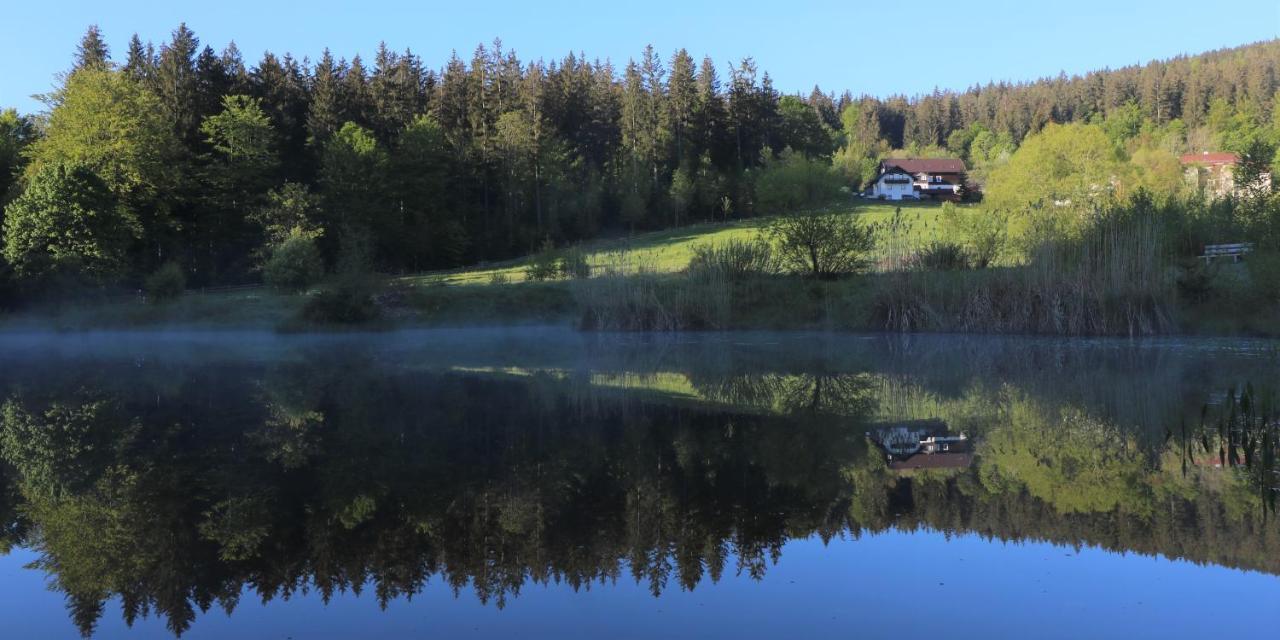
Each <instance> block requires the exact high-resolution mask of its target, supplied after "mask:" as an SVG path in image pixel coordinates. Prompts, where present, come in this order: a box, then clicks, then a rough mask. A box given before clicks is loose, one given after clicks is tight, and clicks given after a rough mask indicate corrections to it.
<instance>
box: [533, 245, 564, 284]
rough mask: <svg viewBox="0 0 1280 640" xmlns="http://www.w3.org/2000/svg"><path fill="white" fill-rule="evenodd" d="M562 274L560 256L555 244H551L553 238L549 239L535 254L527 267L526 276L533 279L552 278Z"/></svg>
mask: <svg viewBox="0 0 1280 640" xmlns="http://www.w3.org/2000/svg"><path fill="white" fill-rule="evenodd" d="M559 274H560V256H559V255H558V254H557V253H556V250H555V245H553V244H551V240H550V239H547V241H546V242H543V243H542V248H541V249H540V250H539V251H538V253H536V254H534V256H533V261H532V262H530V263H529V266H528V267H526V268H525V270H524V275H525V278H527V279H528V280H531V281H535V282H537V281H541V280H551V279H553V278H555V277H556V276H557V275H559Z"/></svg>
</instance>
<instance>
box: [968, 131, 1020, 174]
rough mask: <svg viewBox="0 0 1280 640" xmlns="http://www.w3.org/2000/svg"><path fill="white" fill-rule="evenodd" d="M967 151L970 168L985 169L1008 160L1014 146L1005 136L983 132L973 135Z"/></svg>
mask: <svg viewBox="0 0 1280 640" xmlns="http://www.w3.org/2000/svg"><path fill="white" fill-rule="evenodd" d="M968 149H969V164H970V165H971V166H973V167H987V166H990V165H994V164H1000V163H1003V162H1005V161H1006V160H1008V158H1009V156H1010V155H1012V154H1013V150H1014V144H1013V141H1012V140H1010V139H1009V136H1008V135H1007V134H1003V133H994V132H992V131H986V130H983V131H978V132H977V133H975V134H974V136H973V140H971V141H970V142H969V147H968Z"/></svg>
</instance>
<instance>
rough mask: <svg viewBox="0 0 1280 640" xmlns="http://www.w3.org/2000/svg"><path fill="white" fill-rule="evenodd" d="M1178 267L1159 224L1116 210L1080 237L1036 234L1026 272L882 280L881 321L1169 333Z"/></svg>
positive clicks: (922, 326) (907, 272)
mask: <svg viewBox="0 0 1280 640" xmlns="http://www.w3.org/2000/svg"><path fill="white" fill-rule="evenodd" d="M1172 266H1173V260H1172V258H1171V256H1170V255H1169V252H1168V251H1167V250H1166V247H1165V245H1164V242H1163V241H1162V236H1161V230H1160V226H1159V224H1158V221H1157V220H1156V219H1155V218H1154V217H1152V216H1150V215H1143V214H1131V213H1117V214H1113V215H1108V216H1103V217H1100V218H1099V219H1098V220H1096V221H1095V222H1093V223H1092V224H1090V225H1089V226H1087V227H1086V228H1085V229H1084V230H1083V231H1082V232H1080V233H1078V234H1075V235H1064V234H1059V233H1051V232H1045V233H1040V234H1034V235H1032V236H1031V238H1030V241H1029V244H1028V249H1027V255H1026V261H1025V263H1024V264H1021V265H1018V266H1010V267H1003V268H997V269H986V270H981V271H971V272H960V273H939V272H931V271H924V272H922V271H919V270H912V269H907V268H898V269H896V270H894V271H892V272H890V273H889V274H887V275H886V276H885V277H883V278H881V279H880V286H879V287H878V291H877V294H876V297H875V303H874V309H873V317H872V321H873V324H875V325H877V326H878V327H880V328H883V329H889V330H894V331H920V330H935V331H972V332H994V333H1045V334H1057V335H1151V334H1158V333H1166V332H1170V331H1172V330H1174V328H1175V325H1174V321H1173V314H1172V309H1173V307H1174V304H1175V302H1176V294H1175V287H1174V273H1173V269H1172Z"/></svg>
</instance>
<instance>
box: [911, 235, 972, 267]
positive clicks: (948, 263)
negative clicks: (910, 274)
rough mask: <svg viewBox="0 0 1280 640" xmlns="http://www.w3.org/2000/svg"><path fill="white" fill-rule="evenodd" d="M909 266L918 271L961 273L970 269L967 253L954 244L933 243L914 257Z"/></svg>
mask: <svg viewBox="0 0 1280 640" xmlns="http://www.w3.org/2000/svg"><path fill="white" fill-rule="evenodd" d="M911 266H912V267H914V268H915V269H918V270H920V271H963V270H965V269H968V268H970V262H969V253H968V252H967V251H965V249H964V247H962V246H960V245H958V244H956V243H954V242H934V243H931V244H930V245H929V246H927V247H925V248H924V249H923V250H921V251H920V252H919V253H917V254H916V255H915V258H914V259H913V260H912V264H911Z"/></svg>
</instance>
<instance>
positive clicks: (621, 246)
mask: <svg viewBox="0 0 1280 640" xmlns="http://www.w3.org/2000/svg"><path fill="white" fill-rule="evenodd" d="M898 208H899V206H896V205H893V204H886V203H865V204H861V203H860V204H855V205H852V206H849V207H847V208H842V209H840V210H839V211H840V212H841V213H842V214H846V215H851V216H858V218H859V219H860V220H861V221H863V222H864V223H865V224H873V225H877V227H878V228H879V229H881V233H880V235H881V239H880V243H879V244H880V251H881V252H884V253H901V252H902V251H910V250H912V249H915V248H918V247H919V246H922V245H925V244H928V243H929V242H931V241H933V240H935V239H937V237H938V213H939V211H941V206H940V205H937V204H933V203H903V204H901V205H900V208H901V217H900V218H899V224H898V225H897V227H896V228H895V227H893V226H892V221H893V219H894V215H895V211H896V210H897V209H898ZM771 220H772V218H767V217H762V218H749V219H745V220H734V221H732V222H725V223H705V224H696V225H690V226H687V227H680V228H677V229H665V230H662V231H652V232H648V233H640V234H636V235H634V236H630V237H626V238H611V239H605V240H593V241H590V242H585V243H583V244H582V245H580V248H581V249H582V251H583V252H585V253H586V254H587V261H588V262H589V263H591V267H592V270H593V271H597V272H599V271H601V270H603V269H606V268H610V267H613V268H616V269H619V270H622V271H630V270H634V269H636V268H639V267H643V268H645V269H649V270H652V271H657V272H674V271H679V270H681V269H683V268H685V267H686V266H687V265H688V264H689V259H690V258H692V257H693V251H694V248H695V247H697V246H699V245H704V244H714V243H719V242H725V241H727V240H733V239H738V240H749V239H752V238H755V237H756V236H757V235H758V234H759V233H760V232H761V231H762V230H763V229H765V228H766V227H768V225H769V223H770V221H771ZM878 257H879V256H878ZM528 264H529V258H528V257H525V258H520V259H517V260H511V261H507V262H502V263H496V264H491V265H485V266H478V267H471V268H466V269H457V270H451V271H441V272H434V273H428V274H421V275H414V276H406V277H404V278H402V279H401V280H400V281H401V282H403V283H407V284H411V285H415V286H417V285H430V284H450V285H469V284H489V283H490V282H492V281H493V279H494V277H495V276H499V278H505V279H506V281H507V282H522V281H523V280H524V279H525V268H526V267H527V266H528Z"/></svg>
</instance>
